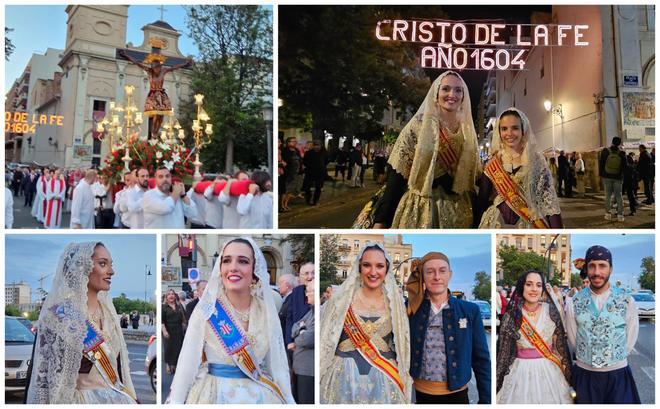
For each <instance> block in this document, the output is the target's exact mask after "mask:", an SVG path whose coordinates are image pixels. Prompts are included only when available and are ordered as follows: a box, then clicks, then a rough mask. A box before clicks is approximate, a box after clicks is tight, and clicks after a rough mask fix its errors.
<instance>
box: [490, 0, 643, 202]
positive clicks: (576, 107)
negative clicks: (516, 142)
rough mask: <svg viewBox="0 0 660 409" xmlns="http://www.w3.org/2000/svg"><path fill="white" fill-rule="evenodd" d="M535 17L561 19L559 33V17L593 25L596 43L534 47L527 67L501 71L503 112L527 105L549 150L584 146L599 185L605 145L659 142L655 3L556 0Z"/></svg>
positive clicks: (592, 183) (592, 179)
mask: <svg viewBox="0 0 660 409" xmlns="http://www.w3.org/2000/svg"><path fill="white" fill-rule="evenodd" d="M534 20H536V21H534ZM532 23H533V24H553V26H552V28H551V34H552V35H554V36H556V32H555V30H556V29H557V24H568V25H577V24H581V25H588V26H589V28H588V29H587V30H585V31H584V37H583V38H581V39H580V40H581V41H588V42H589V45H588V46H573V45H570V46H561V47H558V46H550V47H543V46H539V47H532V48H531V49H530V51H529V54H528V58H527V60H526V64H525V70H522V71H498V72H497V85H496V89H495V93H496V96H497V97H496V100H497V103H496V109H495V111H496V113H501V112H503V111H504V110H505V109H506V108H508V107H512V106H513V107H517V108H519V109H521V110H522V111H524V112H525V113H526V114H527V116H528V117H529V120H530V122H531V124H532V128H533V130H534V133H535V135H536V139H537V149H538V150H539V151H543V152H544V153H546V155H547V156H551V155H556V153H558V151H561V150H564V151H566V152H574V151H577V152H582V154H583V158H584V159H585V165H586V185H587V187H588V188H591V189H593V190H594V191H598V190H599V183H598V165H597V152H598V151H599V150H600V149H602V148H603V147H605V146H609V144H610V143H611V140H612V138H613V137H614V136H620V137H621V138H622V139H623V142H624V147H625V148H626V149H629V150H635V151H636V150H637V146H638V145H639V144H645V145H646V146H647V147H649V146H650V147H653V146H654V145H655V143H654V140H655V6H654V5H580V6H575V5H555V6H553V7H552V15H547V14H546V15H544V13H539V14H538V15H536V16H533V19H532ZM552 35H551V37H552ZM488 88H489V89H490V87H488ZM491 95H492V92H491ZM545 101H549V102H550V105H549V108H550V109H547V108H546V107H545V106H544V102H545ZM488 108H489V109H488V114H489V115H486V117H487V119H488V118H489V117H490V118H492V117H494V116H496V114H495V112H492V108H491V107H490V106H489V107H488ZM486 123H487V121H486Z"/></svg>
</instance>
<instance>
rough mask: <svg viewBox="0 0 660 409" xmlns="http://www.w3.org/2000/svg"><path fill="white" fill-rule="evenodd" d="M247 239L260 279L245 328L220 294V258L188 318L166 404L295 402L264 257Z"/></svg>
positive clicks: (222, 292)
mask: <svg viewBox="0 0 660 409" xmlns="http://www.w3.org/2000/svg"><path fill="white" fill-rule="evenodd" d="M246 240H248V241H250V243H251V245H252V248H253V250H254V254H255V258H256V260H255V274H256V275H257V276H258V277H259V281H258V282H257V285H256V289H255V293H254V295H253V298H252V301H251V303H250V311H249V325H248V328H247V329H246V328H243V326H242V324H241V322H240V320H239V319H238V314H237V313H236V312H235V310H234V309H233V307H232V306H231V303H230V302H229V300H228V299H227V297H226V295H225V294H224V290H223V288H222V281H221V280H220V259H218V261H217V262H216V265H215V268H214V269H213V273H212V277H211V280H210V281H209V283H208V284H207V286H206V291H205V292H204V295H203V296H202V298H201V299H200V302H199V303H198V304H197V306H196V307H195V309H194V311H193V314H192V316H191V318H190V323H189V326H188V329H187V331H186V337H185V340H184V342H183V347H182V348H181V353H180V355H179V362H178V364H177V370H176V375H175V376H174V380H173V382H172V387H171V390H170V396H169V398H168V402H169V403H172V404H181V403H205V404H238V403H252V404H254V403H270V404H281V403H295V401H294V400H293V396H292V395H291V386H290V377H289V366H288V363H287V358H286V351H285V349H284V341H283V337H282V329H281V326H280V321H279V319H278V316H277V310H276V307H275V302H274V300H273V298H272V297H273V294H272V293H273V292H272V290H270V288H269V287H268V284H267V283H268V282H269V276H268V271H267V269H266V261H265V259H264V257H263V254H262V253H261V250H260V249H259V247H258V246H257V245H256V244H255V243H254V242H252V240H251V239H246ZM263 283H265V284H263Z"/></svg>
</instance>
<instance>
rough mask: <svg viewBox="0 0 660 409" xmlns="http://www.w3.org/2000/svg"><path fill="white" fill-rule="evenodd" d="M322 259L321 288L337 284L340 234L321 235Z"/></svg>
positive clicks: (320, 266) (320, 265) (320, 264)
mask: <svg viewBox="0 0 660 409" xmlns="http://www.w3.org/2000/svg"><path fill="white" fill-rule="evenodd" d="M320 247H321V261H320V263H319V270H320V272H319V276H320V277H321V278H320V280H319V281H320V286H321V287H320V288H321V289H325V288H326V287H327V286H329V285H332V284H337V283H338V282H339V280H337V264H338V263H339V236H337V235H336V234H322V235H321V243H320Z"/></svg>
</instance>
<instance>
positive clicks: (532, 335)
mask: <svg viewBox="0 0 660 409" xmlns="http://www.w3.org/2000/svg"><path fill="white" fill-rule="evenodd" d="M520 329H521V330H522V333H523V335H524V336H525V338H527V340H528V341H529V343H530V344H532V345H533V346H534V348H536V350H537V351H539V353H540V354H541V355H543V357H544V358H546V359H548V360H550V361H551V362H553V363H554V364H555V365H557V366H558V367H559V369H560V370H561V371H562V372H563V371H564V367H563V365H562V363H561V360H560V359H559V357H558V356H557V355H555V354H554V353H553V352H552V351H551V350H550V347H548V345H547V344H546V343H545V341H543V338H541V336H540V335H539V334H537V333H536V330H535V329H534V327H533V326H532V324H531V323H530V322H529V321H527V318H525V316H523V317H522V321H521V322H520Z"/></svg>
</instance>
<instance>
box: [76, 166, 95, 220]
mask: <svg viewBox="0 0 660 409" xmlns="http://www.w3.org/2000/svg"><path fill="white" fill-rule="evenodd" d="M94 182H96V171H95V170H93V169H90V170H88V171H87V173H85V178H84V179H82V180H81V181H80V182H79V183H78V186H76V188H75V189H74V190H73V200H72V203H71V228H72V229H93V228H94V193H92V185H93V184H94Z"/></svg>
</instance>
